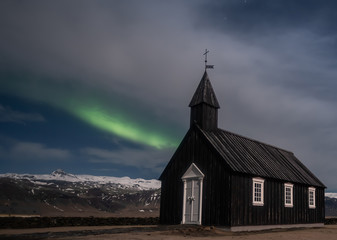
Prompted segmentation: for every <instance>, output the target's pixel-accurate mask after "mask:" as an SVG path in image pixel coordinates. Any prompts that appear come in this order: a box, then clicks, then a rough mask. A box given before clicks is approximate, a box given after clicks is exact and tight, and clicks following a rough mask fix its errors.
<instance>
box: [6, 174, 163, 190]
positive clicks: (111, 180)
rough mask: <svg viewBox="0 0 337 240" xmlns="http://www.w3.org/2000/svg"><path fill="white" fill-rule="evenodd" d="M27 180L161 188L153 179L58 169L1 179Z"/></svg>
mask: <svg viewBox="0 0 337 240" xmlns="http://www.w3.org/2000/svg"><path fill="white" fill-rule="evenodd" d="M6 177H7V178H13V179H21V180H23V179H26V180H28V181H30V182H32V183H35V184H38V185H39V184H42V182H48V181H65V182H71V183H80V182H83V183H96V184H117V185H118V186H119V187H121V188H135V189H139V190H150V189H158V188H160V184H161V183H160V181H158V180H155V179H152V180H145V179H142V178H137V179H131V178H129V177H121V178H119V177H105V176H92V175H74V174H70V173H66V172H64V171H63V170H62V169H57V170H56V171H54V172H52V173H51V174H41V175H33V174H16V173H7V174H0V178H6Z"/></svg>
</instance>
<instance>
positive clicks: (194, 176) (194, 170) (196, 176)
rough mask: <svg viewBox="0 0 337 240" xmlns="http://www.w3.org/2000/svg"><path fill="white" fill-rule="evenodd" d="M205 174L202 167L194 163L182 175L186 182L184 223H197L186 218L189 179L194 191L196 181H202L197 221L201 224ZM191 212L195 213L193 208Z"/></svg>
mask: <svg viewBox="0 0 337 240" xmlns="http://www.w3.org/2000/svg"><path fill="white" fill-rule="evenodd" d="M204 177H205V175H204V174H203V173H202V172H201V171H200V169H199V168H198V167H197V165H195V164H194V163H192V164H191V165H190V167H189V168H188V169H187V171H186V172H185V173H184V175H183V176H182V177H181V180H182V181H183V182H184V198H183V214H182V221H181V223H182V224H195V223H194V222H187V221H186V218H185V212H186V202H187V196H186V187H187V181H192V193H193V191H194V182H195V181H198V182H199V183H200V185H199V186H200V189H199V219H198V221H197V222H196V224H198V225H201V219H202V218H201V217H202V196H203V195H202V193H203V179H204ZM192 207H193V205H192ZM191 214H193V208H192V209H191Z"/></svg>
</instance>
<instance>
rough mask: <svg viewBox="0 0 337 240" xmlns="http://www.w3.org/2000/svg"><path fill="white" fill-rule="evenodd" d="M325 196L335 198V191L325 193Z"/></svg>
mask: <svg viewBox="0 0 337 240" xmlns="http://www.w3.org/2000/svg"><path fill="white" fill-rule="evenodd" d="M325 196H326V197H329V198H337V193H325Z"/></svg>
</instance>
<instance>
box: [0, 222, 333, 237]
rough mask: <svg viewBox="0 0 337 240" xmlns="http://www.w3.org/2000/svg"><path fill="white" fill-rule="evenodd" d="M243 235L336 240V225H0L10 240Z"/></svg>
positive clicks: (1, 232)
mask: <svg viewBox="0 0 337 240" xmlns="http://www.w3.org/2000/svg"><path fill="white" fill-rule="evenodd" d="M186 238H188V239H199V240H209V239H233V240H236V239H240V240H267V239H268V240H289V239H296V240H314V239H315V240H316V239H319V240H336V239H337V225H327V226H325V227H324V228H310V229H289V230H269V231H260V232H244V233H232V232H225V231H223V230H220V229H217V228H212V227H202V226H186V225H184V226H183V225H177V226H156V225H151V226H101V227H58V228H39V229H1V230H0V239H1V240H2V239H6V240H7V239H8V240H12V239H15V240H24V239H25V240H46V239H57V240H96V239H97V240H108V239H123V240H155V239H156V240H169V239H178V240H179V239H186Z"/></svg>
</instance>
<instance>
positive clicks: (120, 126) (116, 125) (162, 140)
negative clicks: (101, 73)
mask: <svg viewBox="0 0 337 240" xmlns="http://www.w3.org/2000/svg"><path fill="white" fill-rule="evenodd" d="M74 113H75V115H76V116H78V117H79V118H81V119H82V120H84V121H85V122H87V123H90V124H91V125H93V126H95V127H97V128H99V129H101V130H105V131H108V132H110V133H113V134H116V135H118V136H120V137H123V138H125V139H128V140H132V141H135V142H138V143H142V144H146V145H149V146H152V147H156V148H158V149H162V148H169V147H176V146H177V145H178V143H177V142H176V141H173V140H172V139H169V138H167V137H165V136H162V135H160V134H159V133H156V132H151V131H149V130H147V129H145V128H144V127H143V128H142V127H141V126H138V125H137V124H136V123H133V122H131V121H130V120H127V119H125V118H124V117H122V116H120V115H117V114H116V115H112V114H109V113H108V112H107V111H104V110H102V109H99V108H97V107H88V106H81V107H77V108H75V109H74Z"/></svg>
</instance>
